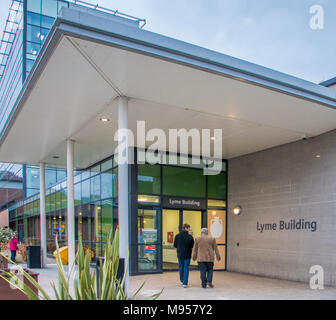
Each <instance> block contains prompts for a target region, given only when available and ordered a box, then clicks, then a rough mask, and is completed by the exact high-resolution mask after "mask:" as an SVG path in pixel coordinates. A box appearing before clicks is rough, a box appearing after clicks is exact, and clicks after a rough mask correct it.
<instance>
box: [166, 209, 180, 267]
mask: <svg viewBox="0 0 336 320" xmlns="http://www.w3.org/2000/svg"><path fill="white" fill-rule="evenodd" d="M179 232H180V210H163V212H162V267H163V269H164V270H176V269H178V260H177V254H176V249H175V248H174V239H175V236H176V235H177V234H178V233H179Z"/></svg>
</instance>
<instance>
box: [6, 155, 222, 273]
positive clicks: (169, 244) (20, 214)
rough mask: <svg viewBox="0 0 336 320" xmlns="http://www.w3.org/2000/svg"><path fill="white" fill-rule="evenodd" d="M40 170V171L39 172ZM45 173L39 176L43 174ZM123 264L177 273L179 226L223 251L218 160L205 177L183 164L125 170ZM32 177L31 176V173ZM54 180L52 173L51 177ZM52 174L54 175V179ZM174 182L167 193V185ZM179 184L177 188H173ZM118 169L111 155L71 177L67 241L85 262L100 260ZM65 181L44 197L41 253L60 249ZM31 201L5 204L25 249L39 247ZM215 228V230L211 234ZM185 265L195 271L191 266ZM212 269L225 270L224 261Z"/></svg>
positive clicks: (113, 212)
mask: <svg viewBox="0 0 336 320" xmlns="http://www.w3.org/2000/svg"><path fill="white" fill-rule="evenodd" d="M47 170H48V169H47ZM47 170H46V171H47ZM129 172H130V176H131V180H132V181H134V182H135V183H131V184H130V190H129V192H130V195H131V194H133V195H134V197H131V200H130V203H129V205H130V212H131V215H130V226H129V228H130V237H131V239H130V243H131V245H130V265H131V273H132V274H140V273H153V272H162V271H164V270H174V269H176V268H177V259H176V250H175V248H174V247H173V240H174V237H175V235H176V234H177V233H178V232H179V231H181V228H182V225H183V223H188V224H190V225H191V234H192V235H193V236H194V237H196V236H199V235H200V231H201V228H202V227H208V228H209V230H210V232H211V230H212V231H213V232H214V234H215V235H218V240H219V241H220V243H219V245H220V246H221V250H222V251H223V252H224V255H225V253H226V201H227V199H226V162H225V161H223V172H221V173H220V174H219V175H218V176H217V178H214V177H215V176H205V175H204V174H203V168H202V167H191V166H190V165H188V164H187V165H174V166H170V165H167V164H158V165H150V164H139V165H130V169H129ZM32 174H37V172H33V173H32ZM51 176H52V177H53V179H55V175H54V174H52V175H51ZM56 176H57V173H56ZM174 184H175V187H174ZM181 184H182V185H183V187H181ZM117 186H118V168H117V164H116V162H115V161H114V159H113V156H112V157H111V158H109V159H107V160H104V161H102V162H100V163H98V164H95V165H94V166H92V167H90V168H88V169H85V170H82V171H78V172H75V178H74V202H75V238H76V241H77V240H78V239H79V237H81V238H82V239H83V243H84V246H85V247H86V248H88V249H89V250H91V252H92V254H93V257H98V256H101V255H102V254H103V249H104V243H105V241H106V237H107V236H108V234H109V232H110V230H111V229H113V230H115V229H116V227H117V225H118V189H117ZM66 187H67V186H66V180H64V181H62V182H59V183H56V184H54V185H53V186H51V187H49V188H48V189H47V191H46V215H47V245H48V253H49V254H51V253H53V252H54V250H55V236H56V235H57V236H58V241H59V244H60V246H64V245H67V218H66V208H67V189H66ZM169 199H174V200H176V199H183V201H187V203H189V204H190V203H191V205H196V207H185V206H184V205H183V204H182V205H179V204H177V205H175V204H174V205H170V204H169V201H168V200H169ZM39 206H40V204H39V195H38V194H37V195H34V196H31V197H30V198H28V199H26V200H24V201H22V202H21V203H18V204H16V205H14V206H12V207H11V208H10V210H9V217H10V223H11V225H13V227H15V228H16V229H17V230H18V231H19V232H20V230H21V231H22V235H19V236H21V238H22V239H23V241H24V242H25V243H27V244H38V243H39V236H40V235H39V209H40V207H39ZM219 229H220V230H221V232H219V231H218V230H219ZM193 267H197V265H196V264H194V265H193ZM217 269H225V259H223V261H222V262H221V264H220V265H217Z"/></svg>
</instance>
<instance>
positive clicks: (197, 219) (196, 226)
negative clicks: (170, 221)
mask: <svg viewBox="0 0 336 320" xmlns="http://www.w3.org/2000/svg"><path fill="white" fill-rule="evenodd" d="M183 224H189V225H190V232H189V233H190V235H192V237H193V238H194V240H195V239H196V238H197V237H199V236H200V235H201V229H202V211H186V210H183ZM197 266H198V265H197V261H193V260H192V259H191V260H190V269H195V268H197Z"/></svg>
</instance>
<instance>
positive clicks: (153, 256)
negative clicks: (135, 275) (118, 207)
mask: <svg viewBox="0 0 336 320" xmlns="http://www.w3.org/2000/svg"><path fill="white" fill-rule="evenodd" d="M158 225H159V222H158V214H157V211H156V210H148V209H139V210H138V243H139V246H138V269H139V271H154V270H157V268H158V263H157V262H158V256H159V254H158V250H159V245H158V242H159V239H158Z"/></svg>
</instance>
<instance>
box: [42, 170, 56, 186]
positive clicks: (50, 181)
mask: <svg viewBox="0 0 336 320" xmlns="http://www.w3.org/2000/svg"><path fill="white" fill-rule="evenodd" d="M45 178H46V187H47V188H49V187H51V186H53V185H54V184H56V169H47V170H46V171H45Z"/></svg>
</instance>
